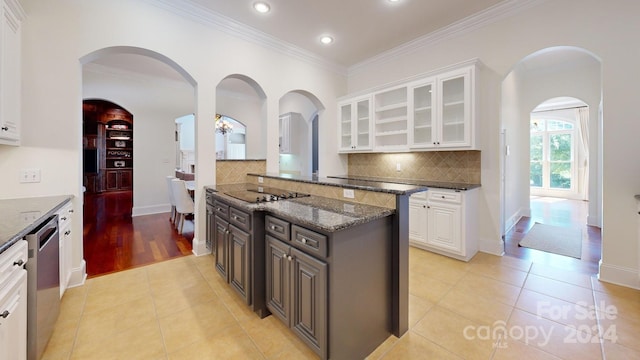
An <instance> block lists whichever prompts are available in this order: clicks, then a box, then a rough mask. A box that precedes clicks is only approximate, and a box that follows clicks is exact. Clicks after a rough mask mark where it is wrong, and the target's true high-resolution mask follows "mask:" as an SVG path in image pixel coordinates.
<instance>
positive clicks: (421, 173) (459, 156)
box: [348, 150, 481, 184]
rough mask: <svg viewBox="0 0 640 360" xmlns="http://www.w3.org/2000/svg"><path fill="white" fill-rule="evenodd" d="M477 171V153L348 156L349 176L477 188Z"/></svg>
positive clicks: (478, 152)
mask: <svg viewBox="0 0 640 360" xmlns="http://www.w3.org/2000/svg"><path fill="white" fill-rule="evenodd" d="M398 164H400V171H398V170H397V166H398ZM480 169H481V162H480V151H476V150H469V151H423V152H412V153H375V154H374V153H367V154H349V167H348V175H353V176H375V177H385V178H401V179H420V180H427V181H445V182H458V183H465V184H480V172H481V170H480Z"/></svg>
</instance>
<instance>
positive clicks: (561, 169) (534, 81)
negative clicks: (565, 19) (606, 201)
mask: <svg viewBox="0 0 640 360" xmlns="http://www.w3.org/2000/svg"><path fill="white" fill-rule="evenodd" d="M601 71H602V70H601V62H600V60H599V59H598V58H597V57H596V56H594V55H593V54H591V53H590V52H588V51H586V50H584V49H581V48H576V47H568V46H561V47H553V48H548V49H543V50H540V51H537V52H535V53H533V54H531V55H529V56H527V57H525V58H523V59H522V60H521V61H519V62H518V63H517V64H516V65H515V66H514V67H513V69H512V70H511V72H510V73H509V74H507V76H506V77H505V78H504V80H503V82H502V109H501V112H502V128H503V130H502V142H503V144H504V146H505V151H503V152H501V153H502V155H501V156H502V161H501V164H502V170H501V172H502V185H501V187H502V191H501V197H502V216H501V217H502V229H503V236H504V238H505V252H506V253H507V254H510V255H515V256H519V257H524V258H529V259H535V260H537V261H539V262H543V263H545V262H546V263H553V264H554V265H555V266H563V265H564V266H577V267H582V268H583V269H585V268H586V269H587V270H588V271H590V272H593V273H596V272H597V262H598V260H599V259H600V254H601V251H600V250H601V249H600V230H599V227H600V226H601V220H600V219H601V203H602V182H601V178H602V174H601V171H600V170H599V168H600V166H599V164H598V154H600V153H601V151H602V144H601V141H600V140H599V139H601V134H600V130H599V129H600V128H601V127H600V124H601V121H602V119H601V118H600V111H599V110H600V106H601V97H602V85H601ZM570 98H573V99H579V101H573V102H572V103H571V105H567V104H568V103H566V102H567V101H568V100H569V99H570ZM551 99H555V100H551ZM563 102H565V104H564V105H563ZM578 105H579V106H584V105H586V106H587V107H586V108H587V109H588V110H587V111H588V114H587V118H589V119H591V120H590V121H589V122H588V123H584V124H581V123H580V122H579V121H578V122H576V121H575V120H573V121H568V115H567V114H568V113H571V114H574V115H575V113H576V110H575V109H567V108H568V107H571V108H573V107H578ZM547 110H552V111H550V112H549V111H547ZM550 114H551V115H552V116H549V115H550ZM574 119H575V117H574ZM532 120H533V122H532ZM542 120H544V121H542ZM543 123H544V124H543ZM543 125H544V128H543V127H542V126H543ZM582 125H585V126H584V128H581V126H582ZM536 126H537V128H536V129H534V127H536ZM583 135H585V136H587V137H588V138H589V139H591V141H587V143H586V144H583V141H584V140H583V137H584V136H583ZM570 138H572V140H571V141H570V142H569V141H568V140H569V139H570ZM585 140H586V139H585ZM552 142H553V144H552V145H553V146H554V148H553V149H551V148H549V146H550V145H549V144H550V143H552ZM583 145H586V146H585V147H584V149H580V148H578V146H583ZM545 146H546V147H547V149H546V152H544V147H545ZM568 146H569V147H570V148H567V147H568ZM543 152H544V153H543ZM567 156H568V157H567ZM532 159H533V160H532ZM571 161H573V163H571ZM545 167H546V168H545ZM552 178H553V179H552ZM532 181H533V185H534V186H533V187H532ZM543 183H544V184H547V187H548V188H555V189H554V190H555V194H554V195H555V196H558V195H560V194H563V193H564V194H565V196H567V194H569V193H570V192H571V193H573V197H574V198H580V196H579V194H582V198H584V199H588V201H589V202H588V206H587V207H586V212H587V214H588V215H585V216H586V218H583V219H581V221H580V223H581V225H580V228H581V230H582V231H583V234H585V236H583V238H584V239H586V238H589V240H586V241H583V242H582V248H581V251H580V252H579V253H580V255H579V256H578V257H579V258H580V259H581V260H582V261H581V262H576V261H574V259H572V258H570V257H564V256H557V255H554V254H551V253H549V252H548V251H538V250H532V249H530V248H524V247H519V246H518V245H519V242H520V240H522V237H523V236H526V235H525V234H526V233H527V232H528V231H529V230H530V229H531V228H532V227H533V226H534V224H535V223H536V222H543V223H547V222H549V223H551V222H552V221H551V219H550V217H547V218H546V220H545V219H544V218H541V217H540V216H539V215H538V214H535V213H534V214H532V208H534V209H533V210H536V209H535V207H538V206H539V204H536V203H535V201H536V200H535V199H534V200H532V198H531V196H532V195H540V194H538V193H536V192H537V191H538V189H537V187H543ZM537 185H540V186H537ZM547 195H548V194H547ZM532 201H533V203H532ZM554 206H560V205H559V202H557V201H556V202H554V201H548V203H546V204H544V209H546V210H544V212H546V213H544V214H542V215H541V216H549V214H551V213H553V210H548V209H549V208H553V207H554ZM557 209H560V208H557ZM559 211H562V212H563V213H564V216H565V217H566V218H567V221H566V222H565V223H564V226H575V225H576V224H577V223H574V222H571V221H570V219H571V210H570V209H569V210H567V209H563V210H559ZM567 211H569V213H567ZM534 212H535V211H534ZM532 216H535V217H536V219H535V220H534V219H533V218H532ZM556 220H557V218H556ZM596 242H597V244H595V243H596Z"/></svg>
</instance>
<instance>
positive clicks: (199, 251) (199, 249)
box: [191, 237, 211, 256]
mask: <svg viewBox="0 0 640 360" xmlns="http://www.w3.org/2000/svg"><path fill="white" fill-rule="evenodd" d="M191 244H192V248H193V250H192V252H193V254H194V255H195V256H202V255H208V254H211V250H209V249H207V244H206V242H204V241H200V240H199V239H197V238H196V237H194V238H193V242H192V243H191Z"/></svg>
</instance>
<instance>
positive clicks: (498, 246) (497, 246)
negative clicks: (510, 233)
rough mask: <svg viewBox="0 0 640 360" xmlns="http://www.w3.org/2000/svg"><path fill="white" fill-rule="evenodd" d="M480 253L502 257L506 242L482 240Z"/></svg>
mask: <svg viewBox="0 0 640 360" xmlns="http://www.w3.org/2000/svg"><path fill="white" fill-rule="evenodd" d="M478 251H481V252H483V253H487V254H492V255H497V256H502V255H504V240H502V239H498V240H495V239H480V242H479V243H478Z"/></svg>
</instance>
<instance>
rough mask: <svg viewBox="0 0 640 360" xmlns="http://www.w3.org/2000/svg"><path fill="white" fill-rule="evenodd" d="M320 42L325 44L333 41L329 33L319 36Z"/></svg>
mask: <svg viewBox="0 0 640 360" xmlns="http://www.w3.org/2000/svg"><path fill="white" fill-rule="evenodd" d="M320 42H321V43H323V44H325V45H329V44H331V43H332V42H333V38H332V37H331V36H329V35H323V36H322V37H320Z"/></svg>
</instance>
